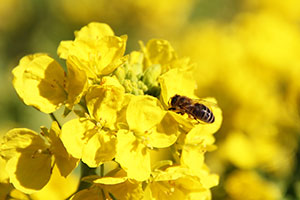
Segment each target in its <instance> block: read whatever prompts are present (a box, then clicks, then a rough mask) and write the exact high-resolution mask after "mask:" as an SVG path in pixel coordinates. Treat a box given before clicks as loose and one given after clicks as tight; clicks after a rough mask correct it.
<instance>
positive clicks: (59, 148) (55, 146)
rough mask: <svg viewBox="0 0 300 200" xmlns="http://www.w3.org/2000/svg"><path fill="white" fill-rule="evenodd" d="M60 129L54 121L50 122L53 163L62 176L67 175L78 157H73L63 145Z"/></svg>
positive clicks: (76, 162) (75, 164) (74, 165)
mask: <svg viewBox="0 0 300 200" xmlns="http://www.w3.org/2000/svg"><path fill="white" fill-rule="evenodd" d="M60 132H61V131H60V129H59V127H58V124H57V123H56V122H53V123H52V127H51V129H50V132H49V137H50V140H51V147H50V149H51V153H53V155H54V157H55V163H56V166H57V168H58V169H59V171H60V174H61V175H62V176H64V177H66V176H68V175H69V174H70V173H71V172H72V171H73V169H74V168H75V167H76V166H77V164H78V159H76V158H73V157H72V156H71V155H70V154H69V153H68V152H67V150H66V148H65V147H64V145H63V143H62V141H61V139H60V138H59V135H60Z"/></svg>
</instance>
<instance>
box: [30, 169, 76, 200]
mask: <svg viewBox="0 0 300 200" xmlns="http://www.w3.org/2000/svg"><path fill="white" fill-rule="evenodd" d="M79 181H80V180H79V176H77V175H75V174H70V176H68V177H67V178H65V177H63V176H61V175H60V172H59V170H58V169H57V167H54V169H53V170H52V174H51V178H50V181H49V183H48V184H47V185H46V186H45V187H44V188H43V189H42V190H40V191H38V192H36V193H34V194H31V195H30V197H31V198H32V199H34V200H39V199H46V200H47V199H53V200H54V199H57V200H59V199H67V198H68V197H69V196H70V195H71V194H73V193H74V191H76V189H77V187H78V182H79Z"/></svg>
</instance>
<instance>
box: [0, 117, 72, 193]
mask: <svg viewBox="0 0 300 200" xmlns="http://www.w3.org/2000/svg"><path fill="white" fill-rule="evenodd" d="M59 131H60V130H59V128H58V125H57V124H56V123H53V125H52V127H51V129H50V131H49V132H47V131H46V130H44V134H45V136H46V137H42V136H41V135H39V134H38V133H36V132H34V131H32V130H30V129H25V128H16V129H12V130H10V131H9V132H8V133H7V134H6V135H5V136H4V137H3V139H2V141H1V147H0V155H1V156H2V157H3V158H4V159H5V160H6V161H7V163H6V171H7V173H8V175H9V178H10V182H11V183H12V184H13V185H14V187H15V188H17V189H18V190H20V191H22V192H24V193H32V192H35V191H37V190H40V189H42V188H43V187H44V186H45V185H46V184H47V183H48V181H49V179H50V176H51V173H52V168H53V165H54V164H56V165H57V167H58V169H59V171H60V174H61V175H62V176H67V175H68V174H69V173H70V172H71V171H72V170H73V169H74V168H75V167H76V165H77V160H76V159H74V158H72V157H70V156H69V154H68V153H67V152H66V150H65V148H64V147H63V146H62V143H61V141H60V140H59V138H58V135H59ZM47 138H48V139H47Z"/></svg>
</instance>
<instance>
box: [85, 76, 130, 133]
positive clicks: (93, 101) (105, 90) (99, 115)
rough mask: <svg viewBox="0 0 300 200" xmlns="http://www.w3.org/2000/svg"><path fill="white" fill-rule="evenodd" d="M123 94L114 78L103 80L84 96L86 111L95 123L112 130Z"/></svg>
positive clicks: (121, 88) (122, 89) (123, 91)
mask: <svg viewBox="0 0 300 200" xmlns="http://www.w3.org/2000/svg"><path fill="white" fill-rule="evenodd" d="M124 94H125V90H124V88H123V87H122V86H121V85H120V84H119V82H118V81H117V80H116V79H115V78H111V77H106V78H103V80H102V84H101V85H100V86H99V85H98V86H93V87H91V88H90V90H89V91H88V93H87V95H86V102H87V107H88V110H89V112H90V113H91V115H92V116H93V117H94V118H95V119H96V120H97V121H100V122H104V125H105V126H106V127H109V128H112V129H113V127H114V124H115V123H116V120H117V112H118V111H119V110H120V109H121V105H122V102H123V99H124Z"/></svg>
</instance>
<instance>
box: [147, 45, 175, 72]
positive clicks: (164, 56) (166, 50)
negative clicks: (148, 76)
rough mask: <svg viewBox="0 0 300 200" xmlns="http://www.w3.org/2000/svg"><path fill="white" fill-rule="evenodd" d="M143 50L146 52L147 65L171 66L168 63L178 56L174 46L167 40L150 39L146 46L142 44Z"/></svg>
mask: <svg viewBox="0 0 300 200" xmlns="http://www.w3.org/2000/svg"><path fill="white" fill-rule="evenodd" d="M142 50H143V51H144V53H145V58H146V62H147V66H150V65H152V64H161V65H162V66H163V68H169V66H167V65H169V64H170V63H171V62H172V61H174V60H175V59H176V58H177V56H176V53H175V51H174V49H173V47H172V46H171V45H170V43H169V42H168V41H167V40H158V39H152V40H149V42H148V43H147V45H146V47H143V46H142ZM163 71H166V70H165V69H164V70H163Z"/></svg>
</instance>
